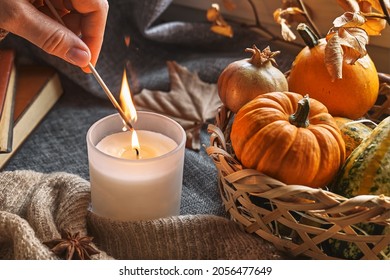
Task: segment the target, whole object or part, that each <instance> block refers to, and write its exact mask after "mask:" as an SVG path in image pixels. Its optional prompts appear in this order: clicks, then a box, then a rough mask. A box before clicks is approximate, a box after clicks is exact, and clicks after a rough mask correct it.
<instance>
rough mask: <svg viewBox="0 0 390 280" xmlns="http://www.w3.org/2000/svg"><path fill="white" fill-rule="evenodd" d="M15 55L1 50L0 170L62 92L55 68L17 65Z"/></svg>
mask: <svg viewBox="0 0 390 280" xmlns="http://www.w3.org/2000/svg"><path fill="white" fill-rule="evenodd" d="M15 56H16V54H15V52H14V51H13V50H8V49H0V170H1V169H2V168H3V167H4V166H5V164H6V163H7V162H8V160H9V159H10V158H11V157H12V156H13V155H14V153H15V152H16V151H17V149H18V148H19V147H20V146H21V145H22V143H23V142H24V141H25V140H26V139H27V137H28V136H29V135H30V134H31V133H32V132H33V131H34V129H35V128H36V127H37V126H38V125H39V123H40V122H41V121H42V119H43V118H44V117H45V115H46V114H47V113H48V112H49V111H50V110H51V108H52V107H53V106H54V104H55V103H56V102H57V101H58V99H59V98H60V97H61V95H62V93H63V89H62V86H61V81H60V79H59V76H58V74H57V72H56V71H55V70H54V69H52V68H50V67H47V66H37V65H19V64H16V62H15V61H16V59H15Z"/></svg>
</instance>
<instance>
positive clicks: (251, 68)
mask: <svg viewBox="0 0 390 280" xmlns="http://www.w3.org/2000/svg"><path fill="white" fill-rule="evenodd" d="M245 51H246V52H249V53H252V57H251V58H245V59H241V60H237V61H234V62H232V63H230V64H229V65H228V66H227V67H226V68H225V69H224V70H223V71H222V72H221V74H220V75H219V78H218V82H217V85H218V94H219V97H220V99H221V101H222V103H223V104H224V105H225V106H226V107H227V108H228V109H230V110H231V111H232V112H234V113H236V112H237V111H238V110H239V109H240V108H241V107H242V106H243V105H244V104H245V103H247V102H248V101H250V100H252V99H253V98H255V97H256V96H257V95H259V94H263V93H266V92H273V91H287V90H288V84H287V79H286V77H285V75H284V74H283V73H282V72H281V71H280V70H279V69H278V68H277V67H276V61H275V59H274V57H275V56H276V55H277V54H279V53H280V52H278V51H276V52H271V50H270V48H269V47H266V48H265V49H264V50H263V51H260V50H259V49H258V48H257V47H256V46H255V45H254V46H253V47H252V48H247V49H245Z"/></svg>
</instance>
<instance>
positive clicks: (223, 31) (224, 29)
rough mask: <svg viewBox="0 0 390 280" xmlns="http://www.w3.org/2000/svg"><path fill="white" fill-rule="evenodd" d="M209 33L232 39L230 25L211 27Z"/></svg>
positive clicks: (232, 33)
mask: <svg viewBox="0 0 390 280" xmlns="http://www.w3.org/2000/svg"><path fill="white" fill-rule="evenodd" d="M210 29H211V31H213V32H214V33H217V34H219V35H223V36H226V37H229V38H232V37H233V35H234V32H233V28H232V27H231V26H230V25H227V26H219V25H213V26H211V27H210Z"/></svg>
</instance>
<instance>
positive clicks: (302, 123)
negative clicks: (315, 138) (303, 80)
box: [289, 95, 310, 128]
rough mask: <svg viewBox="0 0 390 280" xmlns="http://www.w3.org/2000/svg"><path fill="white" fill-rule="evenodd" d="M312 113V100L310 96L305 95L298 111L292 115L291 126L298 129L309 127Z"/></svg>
mask: <svg viewBox="0 0 390 280" xmlns="http://www.w3.org/2000/svg"><path fill="white" fill-rule="evenodd" d="M309 113H310V99H309V96H308V95H305V96H304V97H303V98H302V99H301V100H299V101H298V108H297V111H296V112H295V113H294V114H292V115H290V118H289V121H290V123H291V124H293V125H295V126H297V127H304V128H306V127H308V126H309V125H310V122H309V118H308V117H309Z"/></svg>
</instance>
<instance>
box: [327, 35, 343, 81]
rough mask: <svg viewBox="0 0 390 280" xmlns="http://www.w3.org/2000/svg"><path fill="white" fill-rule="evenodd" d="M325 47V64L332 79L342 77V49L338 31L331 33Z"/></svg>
mask: <svg viewBox="0 0 390 280" xmlns="http://www.w3.org/2000/svg"><path fill="white" fill-rule="evenodd" d="M327 40H328V42H327V44H326V47H325V66H326V69H327V70H328V73H329V75H330V76H331V77H332V81H335V80H336V79H342V77H343V55H344V52H343V49H342V47H341V44H340V40H341V39H340V37H339V35H338V33H334V34H332V36H331V38H329V39H327Z"/></svg>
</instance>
